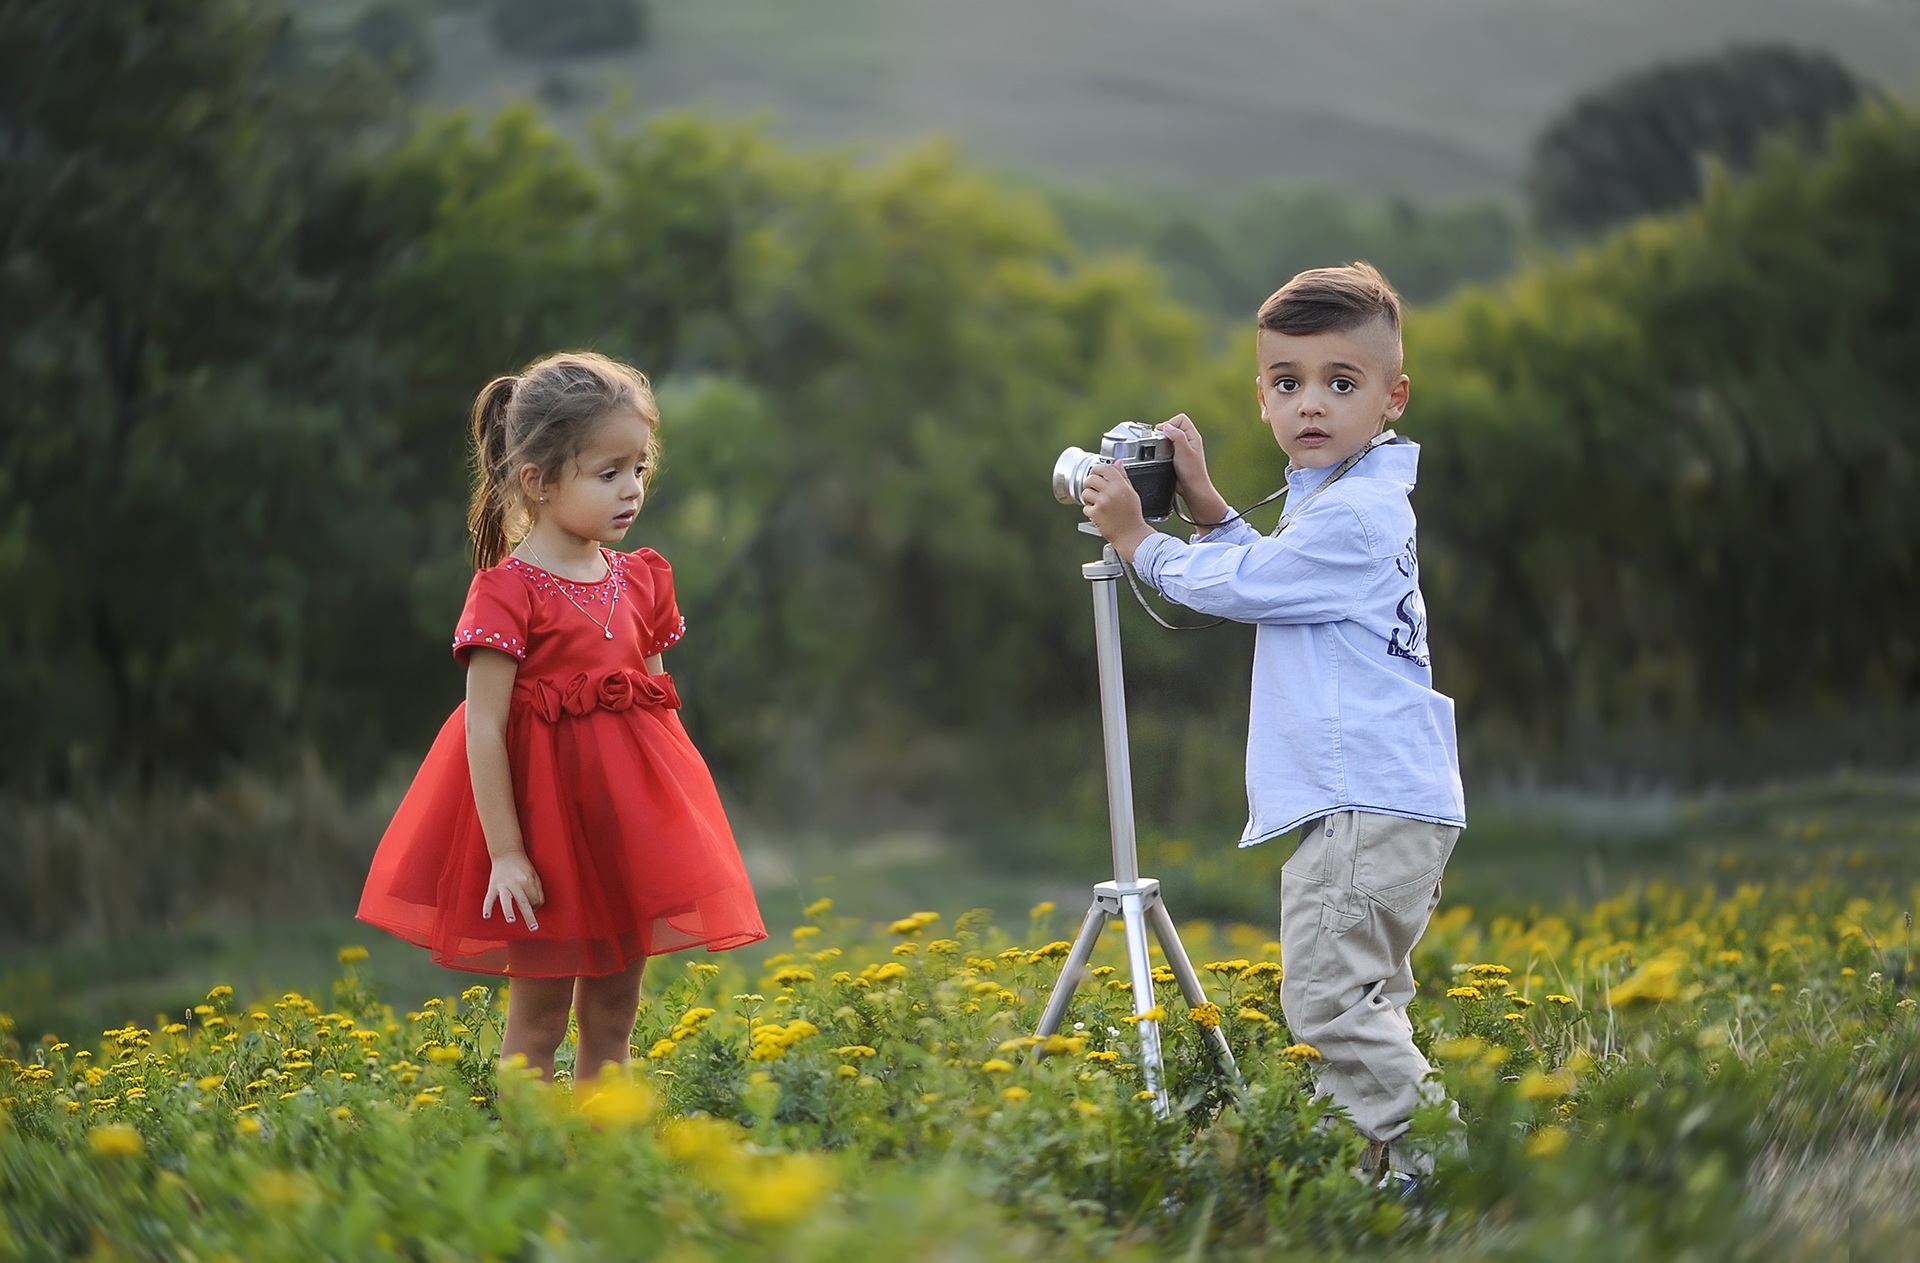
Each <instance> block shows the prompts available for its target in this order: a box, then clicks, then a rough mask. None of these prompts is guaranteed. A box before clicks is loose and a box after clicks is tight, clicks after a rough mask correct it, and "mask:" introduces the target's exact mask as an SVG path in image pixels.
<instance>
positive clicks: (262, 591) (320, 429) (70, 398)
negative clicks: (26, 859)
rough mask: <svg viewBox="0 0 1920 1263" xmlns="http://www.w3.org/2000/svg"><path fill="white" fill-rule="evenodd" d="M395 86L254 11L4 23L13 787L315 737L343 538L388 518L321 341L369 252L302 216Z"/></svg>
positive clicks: (7, 665)
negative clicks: (317, 642)
mask: <svg viewBox="0 0 1920 1263" xmlns="http://www.w3.org/2000/svg"><path fill="white" fill-rule="evenodd" d="M386 91H387V89H386V87H385V81H384V80H383V79H381V78H380V77H378V76H377V75H373V74H370V73H368V67H367V66H366V64H365V63H364V62H362V61H359V60H355V59H347V60H331V61H316V60H313V59H311V58H309V57H308V56H307V53H306V50H305V48H304V47H303V45H302V44H301V43H300V41H298V40H297V39H296V38H294V32H293V28H292V26H291V21H290V18H289V17H288V15H287V14H286V13H285V12H284V11H279V10H275V9H272V8H268V7H263V6H260V5H255V4H243V3H236V2H234V0H170V2H169V3H167V4H164V5H154V6H132V7H129V6H126V5H121V4H114V3H109V2H106V0H81V2H78V3H64V2H62V3H49V2H41V0H20V2H17V3H11V4H8V5H6V6H5V7H4V8H0V223H4V224H5V225H6V229H7V238H6V239H7V266H6V268H5V269H4V270H0V340H3V341H4V344H5V345H6V346H7V347H8V348H9V383H8V389H7V391H5V392H4V394H0V429H3V431H4V435H5V443H4V446H3V447H0V485H4V486H5V488H6V494H7V505H8V509H7V517H6V520H5V524H4V527H0V540H3V541H4V543H0V610H4V615H3V616H0V708H4V709H5V710H6V712H7V713H8V714H9V715H19V716H23V717H26V720H27V721H26V722H22V723H9V724H7V725H5V731H4V734H3V735H0V749H4V754H5V758H6V762H7V766H8V780H9V781H12V782H14V783H21V782H25V783H28V784H34V783H39V784H43V785H48V786H51V787H56V788H57V787H59V786H61V785H63V784H66V783H68V780H69V778H70V777H71V776H72V775H74V774H76V773H78V774H80V775H83V776H88V777H95V776H97V777H102V778H107V779H112V780H118V779H121V778H123V777H126V778H131V779H133V780H136V781H138V782H141V783H149V782H151V780H152V779H153V777H154V776H155V775H156V774H158V773H160V772H161V771H163V770H169V771H170V770H177V769H180V768H190V769H196V770H198V771H200V772H202V773H204V772H206V771H209V770H210V769H212V768H216V767H219V766H222V765H229V764H232V763H234V762H244V761H250V760H252V759H253V758H255V757H257V756H261V755H263V754H265V753H267V752H269V751H273V750H277V749H281V748H284V746H285V744H286V742H285V741H284V740H283V737H282V734H283V733H285V732H286V731H288V730H292V731H295V732H298V731H299V730H300V729H301V728H302V726H303V719H304V716H303V713H302V704H301V703H302V689H301V688H300V680H301V678H302V676H303V674H304V672H305V670H306V665H307V664H306V660H305V659H306V649H307V645H308V640H307V636H306V635H305V633H304V629H305V628H307V627H308V626H309V625H310V622H311V621H314V620H318V621H321V622H324V621H325V620H326V618H327V617H328V613H327V612H328V611H329V610H330V608H331V606H332V604H333V602H334V601H335V600H337V599H338V598H339V597H340V596H341V595H342V592H343V589H344V588H345V587H346V586H347V585H346V583H344V582H343V576H342V575H341V574H340V572H339V571H338V570H337V568H334V567H332V566H330V564H329V563H330V561H331V556H330V554H331V552H332V550H331V549H330V547H329V544H330V542H332V541H333V540H334V539H335V538H336V535H335V532H336V530H338V529H342V528H345V529H351V523H352V522H353V521H354V514H355V512H357V511H359V510H362V509H364V510H366V511H367V512H370V513H372V514H374V515H376V516H377V515H378V513H379V512H380V510H379V504H380V501H381V496H380V495H379V488H378V485H377V483H371V484H370V483H369V482H368V481H367V480H366V479H365V478H364V477H363V475H364V473H365V472H366V469H367V467H368V462H369V457H370V456H371V455H372V454H373V452H372V451H371V450H370V449H372V448H377V437H374V438H372V440H371V441H369V436H368V435H364V434H356V433H354V432H353V431H352V429H351V428H350V427H349V426H346V425H343V424H342V422H343V420H344V417H343V416H342V414H341V413H340V412H339V407H338V401H337V400H330V399H324V398H323V397H322V396H324V395H325V394H326V393H328V384H327V380H326V379H327V377H328V369H327V368H326V367H325V366H326V364H327V363H328V361H329V358H330V356H331V355H332V353H333V350H334V348H332V347H324V346H316V345H315V341H314V340H315V339H316V338H319V337H322V336H324V332H325V331H324V330H323V327H322V326H324V324H325V321H326V319H327V318H329V313H328V312H326V311H325V310H324V309H325V308H327V307H328V306H329V304H330V303H331V301H332V300H333V299H334V298H336V297H337V296H338V291H339V290H340V289H341V288H343V287H350V285H349V283H348V282H345V281H343V280H342V279H341V275H340V273H339V272H337V271H335V270H334V268H333V267H332V266H330V265H331V264H347V265H348V269H349V270H351V267H353V266H357V264H358V260H354V261H352V262H351V263H350V264H349V263H348V261H347V260H344V259H339V258H335V259H332V260H326V259H324V258H323V257H322V256H323V254H324V238H325V236H326V234H325V232H324V229H323V226H322V225H321V224H320V223H319V222H318V221H317V219H314V218H312V217H310V216H309V214H308V209H309V208H310V207H321V206H325V205H327V204H329V203H330V201H331V200H332V194H331V192H330V185H331V182H332V181H333V180H334V179H335V177H336V176H337V174H338V173H339V171H340V170H341V167H342V162H343V160H344V158H345V156H346V151H347V147H348V145H349V144H350V143H351V142H352V140H353V139H354V138H355V137H356V136H357V135H358V134H359V132H360V131H361V129H362V128H363V127H364V125H365V124H366V123H367V122H368V121H370V120H371V119H372V118H375V117H377V116H378V114H379V111H380V108H381V103H382V101H383V100H385V99H386ZM309 230H319V231H315V232H310V231H309ZM362 497H366V499H365V500H364V501H363V500H362Z"/></svg>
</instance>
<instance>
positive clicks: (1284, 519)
mask: <svg viewBox="0 0 1920 1263" xmlns="http://www.w3.org/2000/svg"><path fill="white" fill-rule="evenodd" d="M1399 437H1400V436H1399V435H1398V434H1395V433H1394V432H1393V431H1392V430H1382V431H1380V433H1378V434H1376V435H1374V436H1373V439H1372V441H1370V442H1369V443H1368V444H1367V445H1366V446H1365V447H1363V448H1361V449H1360V450H1359V451H1357V452H1355V453H1354V454H1353V455H1351V456H1349V457H1347V458H1346V459H1345V460H1343V461H1341V462H1340V463H1339V464H1338V465H1335V466H1334V467H1333V472H1332V473H1331V474H1328V475H1327V480H1326V481H1325V482H1323V483H1321V484H1320V485H1319V486H1317V487H1315V488H1314V489H1313V490H1312V491H1309V492H1307V495H1306V498H1305V499H1303V500H1301V501H1300V503H1299V504H1294V503H1293V502H1292V501H1293V497H1292V496H1288V497H1287V501H1288V503H1287V511H1286V512H1285V513H1282V514H1281V515H1280V520H1279V521H1278V522H1275V523H1274V524H1273V530H1271V531H1269V532H1268V536H1269V537H1271V536H1274V535H1278V534H1279V533H1280V532H1281V531H1284V530H1286V529H1287V527H1289V526H1291V525H1292V524H1293V519H1294V518H1296V517H1298V516H1299V515H1300V510H1302V509H1304V508H1306V507H1307V506H1308V505H1309V504H1312V503H1313V501H1314V498H1315V497H1316V496H1318V495H1319V494H1320V493H1321V492H1322V491H1325V490H1326V489H1327V488H1328V487H1331V486H1332V485H1333V484H1334V483H1336V482H1339V481H1340V480H1341V479H1342V478H1345V477H1346V476H1347V471H1348V470H1349V469H1352V468H1353V467H1354V466H1355V465H1358V464H1359V463H1360V462H1361V461H1362V460H1364V459H1366V456H1367V453H1368V452H1371V451H1372V450H1373V449H1374V448H1376V447H1379V446H1380V445H1381V444H1383V443H1391V442H1393V441H1394V440H1395V439H1397V438H1399ZM1235 516H1236V517H1238V516H1241V515H1239V514H1235ZM1232 520H1233V518H1228V519H1227V522H1231V521H1232ZM1226 524H1227V523H1226V522H1222V523H1221V524H1220V525H1222V526H1225V525H1226ZM1210 529H1211V528H1210Z"/></svg>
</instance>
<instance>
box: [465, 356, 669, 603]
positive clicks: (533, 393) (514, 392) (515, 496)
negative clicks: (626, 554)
mask: <svg viewBox="0 0 1920 1263" xmlns="http://www.w3.org/2000/svg"><path fill="white" fill-rule="evenodd" d="M622 409H628V410H631V411H633V412H636V413H638V414H639V415H640V419H641V420H642V421H645V422H646V423H647V451H646V464H647V473H648V475H649V476H650V475H651V474H652V472H653V469H654V466H655V465H656V464H657V463H658V462H659V459H660V409H659V406H658V405H657V404H656V403H655V402H654V398H653V387H652V386H651V385H650V384H649V383H648V381H647V375H646V374H645V373H643V372H641V371H640V370H639V369H637V368H634V367H633V366H632V365H630V364H622V363H621V362H620V361H618V360H613V359H608V358H607V357H606V356H604V355H596V354H595V353H593V352H592V351H563V352H561V353H560V354H558V355H549V356H547V357H546V358H545V359H542V360H535V361H534V362H533V363H531V364H529V365H527V366H526V367H525V368H523V369H521V370H520V372H519V374H518V375H517V376H514V377H496V378H494V379H493V380H492V381H490V382H488V383H487V384H486V386H485V388H483V389H482V390H481V391H480V395H479V397H478V398H477V399H475V400H474V401H473V421H472V426H473V429H472V435H473V471H474V483H473V499H472V501H471V502H470V503H469V504H468V506H467V533H468V534H470V535H472V536H473V564H474V567H475V568H476V569H480V570H484V569H486V568H487V567H489V566H497V565H499V564H500V562H501V561H502V560H503V559H505V557H506V555H507V553H508V552H510V551H511V550H512V548H513V545H514V544H515V543H516V542H517V541H518V540H519V539H520V538H521V537H523V536H524V535H525V534H526V533H527V530H528V528H529V527H530V526H531V524H532V523H531V514H530V509H531V506H530V505H528V504H527V503H526V493H525V492H524V491H523V490H522V488H521V486H520V469H521V467H522V466H524V465H528V464H531V465H533V466H534V467H536V468H537V469H539V471H540V476H541V477H542V478H556V477H558V476H559V474H560V471H561V470H563V469H565V468H566V467H567V465H568V464H569V463H570V462H572V461H573V460H574V459H575V458H576V457H578V456H579V455H580V449H581V448H583V447H585V446H586V443H587V439H588V438H589V437H590V436H591V435H592V433H593V430H594V427H595V426H596V425H598V424H599V422H600V420H601V418H603V417H605V416H607V415H608V414H609V413H612V412H617V411H620V410H622Z"/></svg>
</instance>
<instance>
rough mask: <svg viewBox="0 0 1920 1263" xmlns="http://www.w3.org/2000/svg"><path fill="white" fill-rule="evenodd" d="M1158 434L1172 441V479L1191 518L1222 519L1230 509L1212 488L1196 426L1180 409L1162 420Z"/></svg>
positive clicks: (1205, 520)
mask: <svg viewBox="0 0 1920 1263" xmlns="http://www.w3.org/2000/svg"><path fill="white" fill-rule="evenodd" d="M1160 433H1162V434H1164V435H1166V436H1167V438H1168V439H1169V440H1170V441H1171V442H1172V444H1173V476H1174V480H1175V481H1176V483H1177V484H1178V488H1179V492H1180V498H1181V499H1182V500H1185V501H1186V502H1187V509H1188V511H1189V512H1191V513H1192V514H1193V519H1194V521H1195V522H1200V523H1207V522H1220V521H1224V520H1225V519H1226V516H1227V514H1228V513H1229V512H1231V511H1232V510H1230V509H1228V508H1227V501H1226V498H1225V497H1224V496H1222V495H1221V494H1220V493H1219V492H1218V491H1215V490H1214V489H1213V479H1212V478H1211V477H1210V476H1209V475H1208V474H1207V449H1206V444H1205V443H1203V442H1202V441H1201V439H1200V427H1199V426H1197V425H1195V424H1194V423H1193V418H1192V417H1189V416H1188V415H1187V414H1186V413H1184V412H1183V413H1181V414H1180V415H1179V416H1177V417H1172V418H1169V419H1168V420H1165V421H1162V422H1161V423H1160ZM1202 529H1203V531H1204V529H1205V528H1204V527H1203V528H1202Z"/></svg>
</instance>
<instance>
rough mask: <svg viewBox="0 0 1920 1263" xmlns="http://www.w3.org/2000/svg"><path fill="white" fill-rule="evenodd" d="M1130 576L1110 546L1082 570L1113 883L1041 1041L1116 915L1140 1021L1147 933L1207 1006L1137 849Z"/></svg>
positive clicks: (1059, 989) (1149, 967)
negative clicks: (1127, 651)
mask: <svg viewBox="0 0 1920 1263" xmlns="http://www.w3.org/2000/svg"><path fill="white" fill-rule="evenodd" d="M1080 529H1081V530H1082V531H1085V532H1086V533H1088V534H1090V535H1094V534H1098V532H1097V531H1095V530H1094V528H1093V526H1092V524H1091V523H1087V522H1082V523H1080ZM1124 573H1125V567H1123V566H1122V565H1121V563H1120V556H1119V554H1118V553H1116V552H1114V551H1113V545H1111V544H1108V545H1106V546H1105V547H1104V550H1103V551H1102V553H1101V555H1100V560H1099V561H1090V562H1088V563H1087V564H1086V565H1084V566H1082V567H1080V574H1081V575H1082V577H1084V578H1085V579H1086V580H1087V581H1088V582H1089V583H1091V584H1092V585H1093V638H1094V646H1095V650H1096V653H1097V655H1098V657H1099V660H1100V726H1101V730H1102V733H1103V734H1104V736H1105V738H1106V752H1107V817H1108V820H1109V823H1110V826H1111V829H1112V834H1113V880H1112V881H1103V882H1100V883H1098V884H1096V885H1095V886H1094V888H1093V906H1092V907H1091V908H1089V909H1087V919H1086V920H1085V921H1084V922H1082V923H1081V925H1080V933H1079V935H1078V936H1077V937H1076V938H1075V939H1074V941H1073V950H1072V951H1070V952H1068V953H1067V959H1066V963H1065V964H1064V965H1062V966H1061V967H1060V980H1059V981H1058V982H1056V983H1054V985H1053V993H1052V994H1051V995H1049V996H1048V997H1047V1007H1046V1011H1045V1012H1044V1013H1042V1014H1041V1016H1040V1029H1039V1032H1038V1033H1039V1034H1040V1035H1041V1036H1043V1037H1044V1036H1047V1035H1052V1034H1054V1033H1056V1032H1057V1031H1059V1029H1060V1024H1061V1023H1062V1022H1063V1021H1065V1020H1066V1016H1067V1006H1068V1005H1069V1004H1071V1003H1072V1002H1073V993H1074V990H1075V989H1076V988H1077V987H1078V986H1079V985H1080V982H1081V980H1082V979H1083V978H1085V977H1086V974H1087V962H1088V961H1089V960H1090V959H1092V957H1093V949H1094V948H1095V947H1096V946H1098V945H1099V942H1100V935H1101V933H1102V932H1104V931H1105V930H1106V928H1107V922H1108V921H1111V920H1112V919H1113V918H1115V917H1118V918H1120V923H1121V926H1122V928H1124V929H1125V931H1126V939H1127V968H1128V972H1129V973H1130V975H1131V976H1132V979H1133V1011H1134V1014H1135V1016H1136V1017H1137V1016H1139V1015H1141V1014H1144V1013H1148V1012H1151V1011H1152V1010H1153V1008H1154V998H1153V964H1152V962H1151V961H1150V960H1149V959H1148V954H1147V931H1148V929H1149V927H1151V929H1152V931H1153V935H1154V937H1155V938H1157V939H1159V940H1160V950H1161V951H1163V952H1165V953H1166V957H1167V964H1168V965H1169V966H1170V967H1171V968H1172V970H1173V977H1174V980H1175V981H1176V982H1178V983H1179V984H1180V993H1181V994H1182V995H1183V996H1185V997H1186V1000H1187V1004H1188V1006H1189V1007H1198V1006H1199V1005H1202V1004H1205V1003H1207V995H1206V991H1205V989H1204V988H1203V987H1202V986H1201V985H1200V975H1199V974H1198V973H1196V972H1195V971H1194V968H1193V962H1192V961H1190V960H1188V959H1187V949H1186V948H1185V947H1183V946H1182V945H1181V943H1180V932H1179V931H1178V930H1176V929H1175V928H1174V924H1173V917H1172V915H1171V914H1169V913H1168V912H1167V905H1166V903H1165V902H1164V901H1163V900H1162V899H1161V898H1160V883H1159V882H1158V881H1156V880H1154V879H1153V878H1151V877H1142V876H1140V857H1139V853H1138V851H1137V850H1136V848H1135V845H1134V829H1133V767H1132V764H1131V762H1130V761H1129V759H1128V754H1127V686H1126V680H1125V679H1124V678H1123V677H1122V675H1121V673H1120V595H1119V589H1118V587H1117V586H1116V585H1117V584H1118V582H1119V580H1120V577H1121V575H1122V574H1124ZM1135 1025H1136V1026H1137V1027H1138V1029H1139V1032H1140V1068H1141V1070H1142V1072H1143V1074H1144V1075H1145V1077H1146V1082H1147V1091H1149V1092H1151V1093H1153V1112H1154V1113H1155V1114H1156V1115H1157V1116H1159V1117H1161V1118H1165V1117H1167V1115H1168V1114H1169V1113H1171V1112H1172V1106H1171V1104H1170V1103H1169V1102H1168V1100H1167V1087H1166V1081H1165V1080H1166V1065H1165V1061H1164V1059H1163V1058H1162V1056H1161V1053H1160V1024H1159V1023H1158V1022H1156V1021H1154V1020H1152V1019H1146V1020H1143V1021H1140V1022H1137V1023H1136V1024H1135ZM1208 1034H1209V1035H1210V1036H1212V1040H1213V1046H1214V1050H1215V1051H1216V1052H1218V1053H1219V1054H1220V1060H1221V1061H1222V1062H1223V1063H1224V1064H1225V1066H1226V1068H1227V1070H1228V1072H1229V1073H1230V1074H1232V1075H1233V1076H1234V1078H1235V1079H1236V1080H1237V1079H1238V1078H1239V1077H1240V1070H1239V1067H1238V1066H1236V1065H1235V1064H1234V1061H1233V1051H1232V1050H1231V1049H1230V1048H1228V1047H1227V1037H1226V1035H1225V1033H1223V1032H1222V1031H1221V1029H1220V1028H1219V1027H1218V1026H1214V1027H1211V1028H1209V1030H1208Z"/></svg>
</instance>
